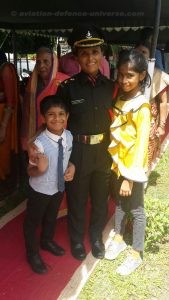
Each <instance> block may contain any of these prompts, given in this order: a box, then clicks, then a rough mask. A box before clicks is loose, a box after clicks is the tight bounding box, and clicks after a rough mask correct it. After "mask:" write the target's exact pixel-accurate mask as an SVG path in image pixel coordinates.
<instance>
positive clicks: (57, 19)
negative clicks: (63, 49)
mask: <svg viewBox="0 0 169 300" xmlns="http://www.w3.org/2000/svg"><path fill="white" fill-rule="evenodd" d="M9 2H11V3H9ZM3 5H4V7H3V8H1V11H0V27H1V28H8V29H11V28H14V29H71V28H72V26H73V24H74V23H75V22H83V21H85V22H93V23H95V24H97V25H99V26H101V27H106V28H115V27H133V26H134V27H140V26H153V24H154V15H155V5H156V1H155V0H149V1H147V0H141V1H139V0H138V1H136V0H118V1H110V0H104V1H102V2H100V3H99V2H98V1H97V2H96V1H91V0H90V1H88V0H86V1H83V2H79V0H74V1H69V2H67V3H65V2H64V1H60V0H58V1H53V0H48V1H47V2H42V1H39V0H36V1H34V2H33V3H32V4H31V2H30V1H28V2H27V3H26V2H23V0H15V1H11V0H10V1H7V2H4V3H3ZM168 11H169V1H168V0H162V4H161V20H160V25H161V26H168V25H169V18H168Z"/></svg>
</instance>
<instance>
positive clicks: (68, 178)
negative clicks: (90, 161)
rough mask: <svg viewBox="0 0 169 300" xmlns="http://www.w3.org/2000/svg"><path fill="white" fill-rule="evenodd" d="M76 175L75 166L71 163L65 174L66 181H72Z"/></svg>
mask: <svg viewBox="0 0 169 300" xmlns="http://www.w3.org/2000/svg"><path fill="white" fill-rule="evenodd" d="M74 174H75V165H74V164H72V163H71V162H69V164H68V167H67V169H66V171H65V174H64V179H65V181H72V180H73V177H74Z"/></svg>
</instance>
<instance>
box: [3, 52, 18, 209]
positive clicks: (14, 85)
mask: <svg viewBox="0 0 169 300" xmlns="http://www.w3.org/2000/svg"><path fill="white" fill-rule="evenodd" d="M18 103H19V84H18V76H17V72H16V69H15V66H14V65H13V64H12V63H8V62H7V58H6V55H5V53H4V52H2V51H0V200H3V199H4V197H5V196H6V195H8V194H9V193H11V192H12V191H13V190H14V188H15V187H16V185H17V183H18V176H17V175H18V172H16V168H17V160H16V157H17V154H18V121H17V120H18ZM1 204H2V201H1V203H0V206H1Z"/></svg>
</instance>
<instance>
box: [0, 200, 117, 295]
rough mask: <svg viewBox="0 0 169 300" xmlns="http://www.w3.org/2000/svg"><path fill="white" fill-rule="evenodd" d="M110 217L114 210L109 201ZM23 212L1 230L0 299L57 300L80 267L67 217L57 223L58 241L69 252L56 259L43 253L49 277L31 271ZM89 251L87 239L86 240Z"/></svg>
mask: <svg viewBox="0 0 169 300" xmlns="http://www.w3.org/2000/svg"><path fill="white" fill-rule="evenodd" d="M109 207H110V209H109V217H110V216H112V214H113V211H114V204H113V202H112V201H110V205H109ZM23 218H24V213H22V214H21V215H19V216H17V217H16V218H15V219H13V220H12V221H10V222H9V223H8V224H7V225H5V226H4V227H3V228H2V229H1V231H0V245H1V246H0V300H3V299H5V300H56V299H57V298H58V296H59V294H60V293H61V291H62V290H63V289H64V287H65V286H66V284H67V283H68V282H69V279H70V278H71V276H72V275H73V273H74V272H75V270H76V268H77V267H78V266H79V265H80V263H81V262H80V261H78V260H76V259H74V258H73V257H72V256H71V254H70V248H69V241H68V234H67V226H66V219H67V218H66V217H63V218H60V219H59V220H58V222H57V229H56V235H55V240H56V241H57V242H58V244H59V245H61V246H63V247H64V249H65V250H66V255H64V256H63V257H55V256H53V255H52V254H50V253H48V252H46V251H42V250H41V254H42V257H43V259H44V261H45V262H46V263H47V265H48V266H49V272H48V273H47V274H46V275H38V274H35V273H33V272H32V271H31V269H30V267H29V265H28V264H27V262H26V258H25V249H24V241H23V233H22V224H23ZM85 245H86V249H87V251H88V252H89V251H90V246H89V243H88V239H87V237H86V239H85Z"/></svg>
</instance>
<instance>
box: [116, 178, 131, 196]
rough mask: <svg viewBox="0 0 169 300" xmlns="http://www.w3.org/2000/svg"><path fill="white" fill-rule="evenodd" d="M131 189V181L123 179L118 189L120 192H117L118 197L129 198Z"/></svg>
mask: <svg viewBox="0 0 169 300" xmlns="http://www.w3.org/2000/svg"><path fill="white" fill-rule="evenodd" d="M132 188H133V181H131V180H128V179H124V180H123V181H122V184H121V187H120V192H119V194H120V196H123V197H128V196H131V193H132Z"/></svg>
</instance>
